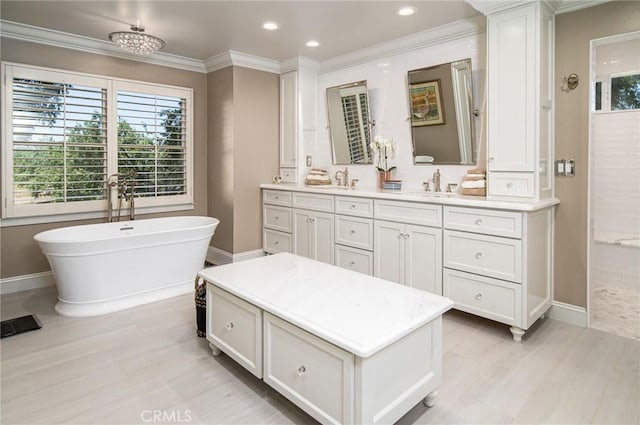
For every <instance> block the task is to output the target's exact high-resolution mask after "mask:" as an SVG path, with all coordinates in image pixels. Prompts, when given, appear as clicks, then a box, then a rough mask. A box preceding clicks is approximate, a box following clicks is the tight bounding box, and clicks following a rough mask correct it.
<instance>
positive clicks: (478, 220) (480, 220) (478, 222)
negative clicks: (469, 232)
mask: <svg viewBox="0 0 640 425" xmlns="http://www.w3.org/2000/svg"><path fill="white" fill-rule="evenodd" d="M481 224H482V219H481V218H479V219H477V220H476V225H477V226H480V225H481Z"/></svg>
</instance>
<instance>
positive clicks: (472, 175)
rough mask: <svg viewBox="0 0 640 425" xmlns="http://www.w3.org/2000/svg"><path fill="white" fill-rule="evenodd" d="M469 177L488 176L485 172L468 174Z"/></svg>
mask: <svg viewBox="0 0 640 425" xmlns="http://www.w3.org/2000/svg"><path fill="white" fill-rule="evenodd" d="M467 177H472V178H475V177H482V178H485V177H486V176H485V175H484V174H467Z"/></svg>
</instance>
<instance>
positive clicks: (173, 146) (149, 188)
mask: <svg viewBox="0 0 640 425" xmlns="http://www.w3.org/2000/svg"><path fill="white" fill-rule="evenodd" d="M117 99H118V172H120V173H126V172H129V171H135V173H136V174H135V175H136V179H135V185H136V189H137V190H136V193H137V194H138V195H139V196H140V197H159V196H171V195H184V194H185V193H186V185H187V183H186V160H187V157H186V135H187V131H186V130H187V129H186V127H185V124H186V123H185V119H184V116H185V114H186V112H187V111H186V99H184V98H180V97H175V96H159V95H152V94H145V93H136V92H131V91H118V94H117Z"/></svg>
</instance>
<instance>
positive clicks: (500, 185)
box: [487, 172, 535, 198]
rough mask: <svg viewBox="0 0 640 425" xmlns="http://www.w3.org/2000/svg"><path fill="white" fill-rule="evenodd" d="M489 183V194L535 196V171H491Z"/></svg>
mask: <svg viewBox="0 0 640 425" xmlns="http://www.w3.org/2000/svg"><path fill="white" fill-rule="evenodd" d="M487 185H488V187H487V195H489V196H508V197H516V198H533V197H534V196H535V193H534V192H535V186H534V175H533V173H498V172H491V173H489V174H488V176H487Z"/></svg>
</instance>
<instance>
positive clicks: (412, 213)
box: [373, 199, 442, 227]
mask: <svg viewBox="0 0 640 425" xmlns="http://www.w3.org/2000/svg"><path fill="white" fill-rule="evenodd" d="M373 205H374V217H375V218H376V219H379V220H389V221H396V222H401V223H409V224H422V225H425V226H435V227H442V205H435V204H423V203H419V202H405V201H387V200H378V199H376V200H374V201H373Z"/></svg>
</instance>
